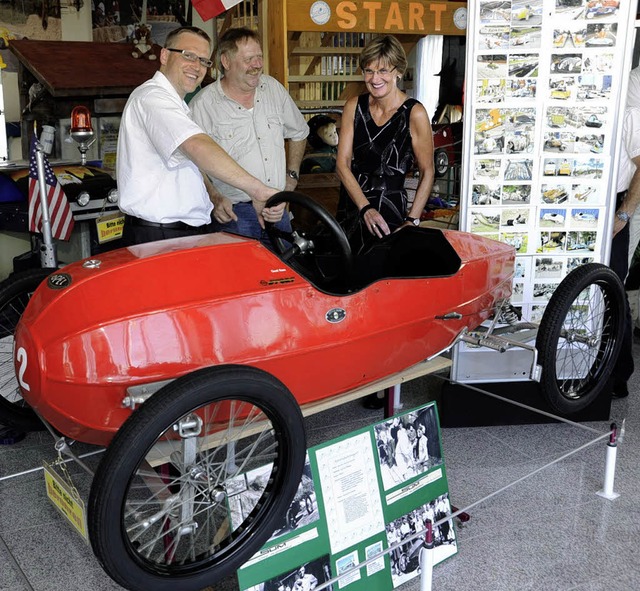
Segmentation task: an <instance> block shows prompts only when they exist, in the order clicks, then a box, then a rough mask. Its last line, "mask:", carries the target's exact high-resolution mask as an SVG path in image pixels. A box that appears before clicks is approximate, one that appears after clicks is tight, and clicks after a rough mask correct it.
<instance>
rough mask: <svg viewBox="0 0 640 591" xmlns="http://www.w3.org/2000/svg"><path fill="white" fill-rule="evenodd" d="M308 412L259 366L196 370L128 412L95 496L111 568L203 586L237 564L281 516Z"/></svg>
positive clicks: (99, 533) (134, 584)
mask: <svg viewBox="0 0 640 591" xmlns="http://www.w3.org/2000/svg"><path fill="white" fill-rule="evenodd" d="M305 452H306V444H305V434H304V426H303V420H302V413H301V412H300V408H299V406H298V404H297V403H296V401H295V399H294V398H293V396H292V395H291V393H290V392H289V391H288V390H287V389H286V387H285V386H284V385H283V384H282V383H281V382H279V381H278V380H276V379H275V378H273V377H272V376H270V375H268V374H266V373H265V372H263V371H260V370H258V369H255V368H251V367H241V366H221V367H213V368H206V369H202V370H198V371H196V372H194V373H192V374H189V375H187V376H184V377H182V378H179V379H177V380H175V381H174V382H171V383H170V384H168V385H166V386H165V387H164V388H162V389H161V390H160V391H158V392H157V393H156V394H154V395H153V396H152V397H151V398H150V399H149V400H148V401H147V402H145V403H144V404H143V405H142V406H141V407H140V408H139V409H138V410H136V411H135V412H134V413H133V414H132V415H131V416H130V417H129V419H127V421H125V423H124V425H123V426H122V427H121V428H120V430H119V431H118V432H117V434H116V435H115V437H114V439H113V440H112V442H111V444H110V445H109V447H108V448H107V451H106V453H105V456H104V458H103V459H102V461H101V462H100V465H99V467H98V470H97V472H96V475H95V478H94V481H93V484H92V487H91V493H90V496H89V535H90V539H91V545H92V547H93V551H94V553H95V554H96V556H97V557H98V560H99V561H100V563H101V564H102V566H103V568H104V569H105V571H106V572H107V573H108V574H109V576H111V577H112V578H113V579H114V580H115V581H116V582H117V583H119V584H120V585H122V586H124V587H126V588H127V589H131V590H132V591H148V590H150V589H153V590H154V591H174V590H175V589H180V590H181V591H196V590H200V589H203V588H204V587H207V586H210V585H213V584H214V583H215V582H216V581H220V580H222V579H223V578H225V577H227V576H228V575H230V574H232V573H234V572H235V571H236V570H237V569H238V568H239V567H240V566H241V565H242V564H243V563H244V562H246V561H247V560H248V559H249V558H250V557H251V556H252V555H253V554H254V553H255V552H257V551H258V550H259V549H260V547H261V546H262V545H263V544H264V543H265V542H266V541H267V540H268V539H269V537H270V536H271V535H272V534H273V533H274V531H275V530H276V528H277V527H278V525H279V524H280V523H281V522H282V520H283V519H284V516H285V514H286V511H287V508H288V506H289V504H290V503H291V501H292V500H293V498H294V496H295V494H296V492H297V488H298V484H299V482H300V479H301V477H302V469H303V467H304V461H305Z"/></svg>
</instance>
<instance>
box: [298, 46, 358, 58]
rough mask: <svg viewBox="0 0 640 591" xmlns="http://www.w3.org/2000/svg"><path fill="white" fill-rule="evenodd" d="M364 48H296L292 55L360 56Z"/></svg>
mask: <svg viewBox="0 0 640 591" xmlns="http://www.w3.org/2000/svg"><path fill="white" fill-rule="evenodd" d="M361 51H362V47H294V48H293V49H292V50H291V55H296V56H299V55H360V52H361Z"/></svg>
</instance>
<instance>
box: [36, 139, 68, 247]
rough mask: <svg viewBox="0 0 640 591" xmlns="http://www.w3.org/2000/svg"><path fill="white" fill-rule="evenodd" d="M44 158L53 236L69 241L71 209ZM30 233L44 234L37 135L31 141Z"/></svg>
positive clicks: (44, 155)
mask: <svg viewBox="0 0 640 591" xmlns="http://www.w3.org/2000/svg"><path fill="white" fill-rule="evenodd" d="M42 157H43V159H44V178H45V182H46V184H47V200H48V203H49V221H50V222H51V234H52V236H53V237H54V238H58V239H59V240H69V238H70V237H71V231H72V230H73V215H71V207H70V206H69V201H68V200H67V196H66V195H65V194H64V191H63V190H62V187H61V186H60V183H59V182H58V179H57V178H56V175H55V174H53V170H51V165H50V164H49V159H48V158H47V155H46V154H44V153H43V154H42ZM29 231H30V232H42V204H41V201H40V184H39V183H38V164H37V160H36V136H35V134H34V136H33V138H32V140H31V152H30V156H29Z"/></svg>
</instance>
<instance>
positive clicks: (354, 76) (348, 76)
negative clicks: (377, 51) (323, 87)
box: [289, 74, 362, 84]
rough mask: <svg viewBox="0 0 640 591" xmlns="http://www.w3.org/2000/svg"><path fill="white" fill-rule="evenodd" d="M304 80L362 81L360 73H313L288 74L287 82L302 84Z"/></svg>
mask: <svg viewBox="0 0 640 591" xmlns="http://www.w3.org/2000/svg"><path fill="white" fill-rule="evenodd" d="M305 82H362V76H361V75H360V74H345V75H343V76H340V75H337V74H326V75H324V76H323V75H322V74H317V75H316V74H314V75H312V76H289V84H291V83H294V84H304V83H305Z"/></svg>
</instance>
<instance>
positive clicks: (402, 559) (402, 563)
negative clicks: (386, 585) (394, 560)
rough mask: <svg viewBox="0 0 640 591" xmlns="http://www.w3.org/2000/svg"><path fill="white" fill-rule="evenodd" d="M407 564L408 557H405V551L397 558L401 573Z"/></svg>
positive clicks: (405, 569)
mask: <svg viewBox="0 0 640 591" xmlns="http://www.w3.org/2000/svg"><path fill="white" fill-rule="evenodd" d="M408 566H409V559H408V558H407V554H406V552H403V553H402V554H400V558H399V559H398V569H399V570H400V572H401V573H406V572H407V567H408Z"/></svg>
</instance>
